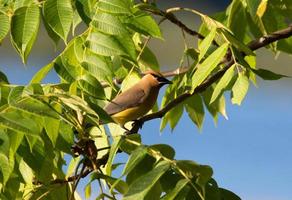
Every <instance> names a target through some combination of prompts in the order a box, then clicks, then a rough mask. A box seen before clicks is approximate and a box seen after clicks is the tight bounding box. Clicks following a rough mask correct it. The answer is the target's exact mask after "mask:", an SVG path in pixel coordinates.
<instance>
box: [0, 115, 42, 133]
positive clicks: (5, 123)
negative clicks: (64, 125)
mask: <svg viewBox="0 0 292 200" xmlns="http://www.w3.org/2000/svg"><path fill="white" fill-rule="evenodd" d="M20 116H21V115H20V114H19V113H16V112H15V113H0V126H1V127H3V128H8V129H11V130H13V131H16V132H21V133H24V134H28V135H36V134H37V133H39V129H38V127H37V126H36V124H35V122H34V121H33V120H32V119H29V118H20Z"/></svg>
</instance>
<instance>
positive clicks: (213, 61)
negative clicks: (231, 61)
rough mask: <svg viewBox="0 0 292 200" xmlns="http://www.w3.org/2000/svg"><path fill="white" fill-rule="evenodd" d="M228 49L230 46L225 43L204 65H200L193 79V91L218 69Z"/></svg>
mask: <svg viewBox="0 0 292 200" xmlns="http://www.w3.org/2000/svg"><path fill="white" fill-rule="evenodd" d="M227 49H228V44H227V43H225V44H223V45H221V46H220V47H218V48H217V49H216V50H215V51H214V52H213V53H212V54H211V55H210V56H208V58H206V60H204V61H203V63H202V64H199V66H198V68H197V70H196V71H195V73H194V75H193V77H192V89H195V88H196V87H197V86H198V85H200V84H201V83H202V82H203V81H204V80H205V79H206V78H207V77H208V75H210V73H211V72H212V71H213V70H214V69H215V68H216V66H217V65H218V64H219V63H220V61H221V60H222V59H223V57H224V55H225V54H226V51H227Z"/></svg>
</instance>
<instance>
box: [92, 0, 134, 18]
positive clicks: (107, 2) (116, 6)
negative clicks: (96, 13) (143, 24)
mask: <svg viewBox="0 0 292 200" xmlns="http://www.w3.org/2000/svg"><path fill="white" fill-rule="evenodd" d="M131 7H132V5H131V1H130V0H99V1H98V3H97V8H98V9H99V10H101V11H104V12H107V13H112V14H127V15H130V14H131V10H130V9H131Z"/></svg>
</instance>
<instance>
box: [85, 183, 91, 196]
mask: <svg viewBox="0 0 292 200" xmlns="http://www.w3.org/2000/svg"><path fill="white" fill-rule="evenodd" d="M84 194H85V199H89V198H90V196H91V183H88V184H87V185H86V186H85V188H84Z"/></svg>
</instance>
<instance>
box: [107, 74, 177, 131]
mask: <svg viewBox="0 0 292 200" xmlns="http://www.w3.org/2000/svg"><path fill="white" fill-rule="evenodd" d="M171 83H172V82H171V81H169V80H168V79H166V78H165V77H163V75H162V74H160V73H159V72H155V71H152V70H151V71H147V72H145V73H144V76H143V77H142V79H141V80H140V81H139V82H138V83H136V84H135V85H134V86H132V87H131V88H129V89H128V90H126V91H124V92H122V93H120V94H119V95H117V96H116V97H115V98H114V99H113V100H112V101H111V102H110V103H109V104H108V105H107V106H106V107H105V108H104V110H105V111H106V112H107V113H108V115H110V116H111V117H112V119H113V120H114V121H115V122H116V123H118V124H119V125H120V126H121V127H122V128H124V129H125V130H127V131H129V130H128V129H127V128H126V127H125V124H126V123H127V122H129V121H135V120H137V119H138V118H140V117H142V116H143V115H145V114H147V113H148V112H149V111H150V110H151V109H152V107H153V106H154V104H155V102H156V100H157V96H158V93H159V89H160V88H161V87H162V86H163V85H165V84H171Z"/></svg>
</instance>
